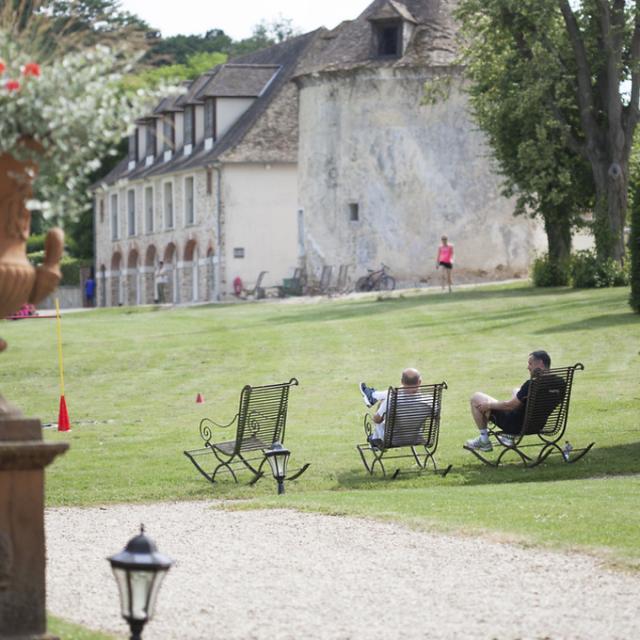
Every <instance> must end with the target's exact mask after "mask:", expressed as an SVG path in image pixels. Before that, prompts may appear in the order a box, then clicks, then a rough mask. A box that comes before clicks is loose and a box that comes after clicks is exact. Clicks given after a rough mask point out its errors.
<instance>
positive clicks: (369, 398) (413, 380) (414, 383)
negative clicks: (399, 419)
mask: <svg viewBox="0 0 640 640" xmlns="http://www.w3.org/2000/svg"><path fill="white" fill-rule="evenodd" d="M421 384H422V376H421V375H420V372H419V371H418V370H417V369H413V368H412V367H408V368H407V369H405V370H404V371H403V372H402V376H401V377H400V386H401V387H402V388H403V389H406V392H405V393H404V394H403V396H402V402H410V401H411V395H412V393H416V394H417V393H418V390H419V388H420V385H421ZM358 389H359V390H360V394H361V395H362V398H363V400H364V404H365V405H366V406H367V407H368V408H371V407H373V406H374V405H375V404H376V403H378V402H379V403H380V405H379V406H378V409H377V411H376V412H375V413H374V414H373V421H374V422H375V423H376V427H375V429H374V430H373V434H371V436H369V438H368V440H369V443H370V444H371V446H372V447H378V448H380V447H382V443H383V439H384V419H385V415H386V413H387V391H376V390H375V389H374V388H373V387H368V386H367V385H366V384H365V383H364V382H361V383H360V384H359V385H358ZM416 399H419V402H423V401H424V398H422V397H421V396H420V395H418V396H417V398H416Z"/></svg>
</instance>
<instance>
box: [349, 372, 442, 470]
mask: <svg viewBox="0 0 640 640" xmlns="http://www.w3.org/2000/svg"><path fill="white" fill-rule="evenodd" d="M446 388H447V383H446V382H439V383H437V384H427V385H422V386H420V387H417V388H415V387H414V388H405V387H397V388H395V387H389V391H388V392H387V393H388V396H387V414H386V416H385V427H384V439H383V440H382V442H381V443H378V444H379V446H373V445H372V443H371V442H370V441H369V440H370V439H371V437H372V436H373V429H374V426H375V423H374V422H373V418H372V416H371V415H370V414H368V413H367V414H365V417H364V432H365V435H366V437H367V442H364V443H362V444H357V445H356V448H357V450H358V452H359V453H360V457H361V459H362V463H363V464H364V466H365V469H366V470H367V471H368V472H369V474H371V475H373V473H374V471H375V468H376V465H379V466H380V469H381V470H382V474H383V475H384V476H386V475H387V474H386V470H385V467H384V462H387V461H389V460H398V459H402V458H411V459H413V461H414V462H415V463H416V465H417V467H418V468H417V469H416V471H425V470H431V471H434V472H435V473H439V474H440V475H442V476H443V477H444V476H446V475H447V473H449V471H450V469H451V465H449V466H448V467H446V468H445V469H442V470H439V469H438V466H437V464H436V460H435V452H436V449H437V447H438V436H439V432H440V417H441V415H442V392H443V390H444V389H446ZM383 459H384V462H383ZM429 465H431V467H432V469H429ZM399 473H400V469H396V471H395V472H394V474H393V476H392V477H393V478H396V477H397V476H398V474H399Z"/></svg>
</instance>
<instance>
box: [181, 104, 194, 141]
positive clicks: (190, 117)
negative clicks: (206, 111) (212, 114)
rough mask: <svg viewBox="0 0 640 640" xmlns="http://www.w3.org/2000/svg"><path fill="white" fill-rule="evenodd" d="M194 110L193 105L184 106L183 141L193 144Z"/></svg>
mask: <svg viewBox="0 0 640 640" xmlns="http://www.w3.org/2000/svg"><path fill="white" fill-rule="evenodd" d="M195 129H196V123H195V112H194V109H193V105H188V106H186V107H185V108H184V143H185V145H187V144H193V140H194V136H195Z"/></svg>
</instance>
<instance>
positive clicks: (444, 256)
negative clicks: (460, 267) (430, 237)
mask: <svg viewBox="0 0 640 640" xmlns="http://www.w3.org/2000/svg"><path fill="white" fill-rule="evenodd" d="M452 258H453V246H452V245H450V244H447V245H444V244H443V245H442V246H441V247H440V248H439V249H438V262H448V263H451V262H453V260H452Z"/></svg>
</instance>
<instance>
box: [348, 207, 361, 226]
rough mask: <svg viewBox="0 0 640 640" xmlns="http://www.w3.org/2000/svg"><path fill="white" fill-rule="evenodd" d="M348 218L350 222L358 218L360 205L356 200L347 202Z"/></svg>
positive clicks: (356, 220)
mask: <svg viewBox="0 0 640 640" xmlns="http://www.w3.org/2000/svg"><path fill="white" fill-rule="evenodd" d="M349 220H350V221H351V222H358V220H360V207H359V206H358V203H357V202H350V203H349Z"/></svg>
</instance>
